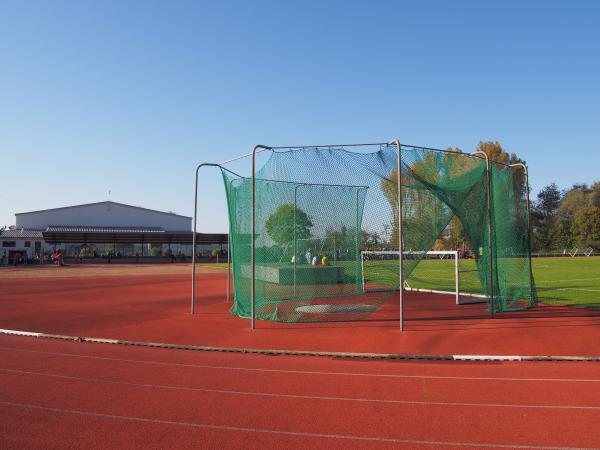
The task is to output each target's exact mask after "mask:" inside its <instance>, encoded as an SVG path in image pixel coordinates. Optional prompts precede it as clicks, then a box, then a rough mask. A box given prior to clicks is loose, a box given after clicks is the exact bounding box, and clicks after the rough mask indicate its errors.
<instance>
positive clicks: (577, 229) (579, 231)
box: [572, 206, 600, 249]
mask: <svg viewBox="0 0 600 450" xmlns="http://www.w3.org/2000/svg"><path fill="white" fill-rule="evenodd" d="M572 228H573V237H574V239H575V241H576V243H577V244H578V245H579V246H581V247H587V246H591V247H594V248H595V249H598V248H600V208H598V207H597V206H589V207H587V208H582V209H580V210H578V211H577V212H576V213H575V217H574V219H573V225H572Z"/></svg>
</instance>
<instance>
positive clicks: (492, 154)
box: [477, 141, 525, 164]
mask: <svg viewBox="0 0 600 450" xmlns="http://www.w3.org/2000/svg"><path fill="white" fill-rule="evenodd" d="M477 151H478V152H483V153H485V154H486V155H488V158H490V161H495V162H499V163H502V164H516V163H522V164H525V161H524V160H522V159H521V158H519V157H518V156H517V154H516V153H508V152H507V151H506V150H504V148H503V147H502V145H501V144H500V142H498V141H480V142H479V144H477Z"/></svg>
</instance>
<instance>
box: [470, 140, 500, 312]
mask: <svg viewBox="0 0 600 450" xmlns="http://www.w3.org/2000/svg"><path fill="white" fill-rule="evenodd" d="M474 155H483V157H484V158H485V167H486V176H487V215H488V265H489V276H490V280H489V282H488V295H489V297H490V314H491V316H492V318H493V317H494V309H495V307H496V302H495V300H494V267H493V265H494V256H493V254H492V192H491V190H492V179H491V174H490V158H489V157H488V155H487V153H485V152H482V151H477V152H475V153H474Z"/></svg>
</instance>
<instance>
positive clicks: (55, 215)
mask: <svg viewBox="0 0 600 450" xmlns="http://www.w3.org/2000/svg"><path fill="white" fill-rule="evenodd" d="M15 218H16V228H17V229H21V228H24V229H26V230H40V231H41V230H45V229H46V228H48V227H53V226H54V227H56V226H70V227H94V228H102V227H112V228H115V227H118V228H134V227H137V228H143V227H149V228H161V229H163V230H164V231H187V232H190V231H192V218H191V217H187V216H180V215H178V214H175V213H171V212H162V211H155V210H153V209H146V208H141V207H139V206H130V205H125V204H123V203H116V202H109V201H106V202H98V203H88V204H85V205H76V206H66V207H64V208H52V209H44V210H41V211H31V212H25V213H17V214H15Z"/></svg>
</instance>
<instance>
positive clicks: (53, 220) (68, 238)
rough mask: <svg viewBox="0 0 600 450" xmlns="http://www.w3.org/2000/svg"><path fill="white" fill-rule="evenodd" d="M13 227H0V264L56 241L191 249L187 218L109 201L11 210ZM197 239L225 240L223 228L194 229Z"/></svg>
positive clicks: (66, 246) (76, 251)
mask: <svg viewBox="0 0 600 450" xmlns="http://www.w3.org/2000/svg"><path fill="white" fill-rule="evenodd" d="M15 217H16V226H15V229H11V230H4V231H1V232H0V244H1V247H0V264H1V263H4V264H6V263H12V262H13V261H14V260H15V258H17V259H19V258H26V259H30V260H31V259H32V258H34V256H35V255H42V254H43V253H49V252H51V251H53V250H54V248H56V247H60V248H61V249H62V250H63V252H64V253H65V254H66V255H67V256H69V255H80V254H82V253H86V254H92V253H93V254H94V255H102V254H108V253H111V254H118V255H120V256H123V257H127V256H134V255H141V256H142V257H144V256H159V255H163V254H164V253H165V252H167V250H168V251H169V254H170V253H174V252H177V253H180V254H187V255H188V256H189V255H191V244H192V232H191V231H192V218H191V217H188V216H182V215H179V214H175V213H172V212H163V211H156V210H152V209H147V208H141V207H139V206H131V205H125V204H122V203H116V202H111V201H105V202H98V203H88V204H84V205H75V206H67V207H63V208H52V209H44V210H40V211H31V212H24V213H17V214H15ZM197 241H198V243H200V244H204V245H206V244H213V245H214V244H219V245H222V244H224V243H225V244H226V243H227V235H226V234H214V235H203V234H198V235H197Z"/></svg>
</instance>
